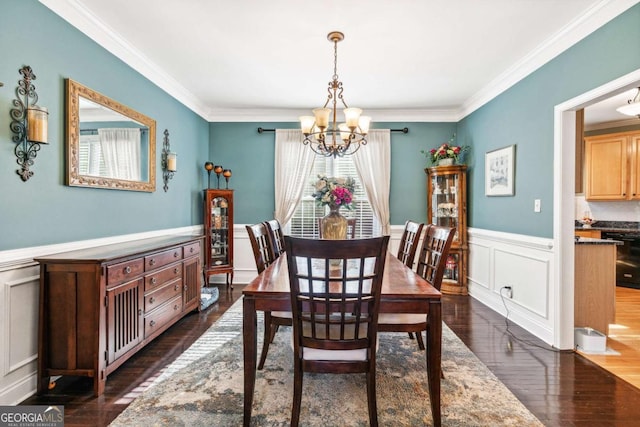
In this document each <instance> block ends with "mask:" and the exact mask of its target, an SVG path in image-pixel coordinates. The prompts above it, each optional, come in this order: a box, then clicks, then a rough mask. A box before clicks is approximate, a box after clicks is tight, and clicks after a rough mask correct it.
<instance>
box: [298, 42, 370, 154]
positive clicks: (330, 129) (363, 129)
mask: <svg viewBox="0 0 640 427" xmlns="http://www.w3.org/2000/svg"><path fill="white" fill-rule="evenodd" d="M327 39H328V40H329V41H331V42H333V52H334V53H333V56H334V60H333V77H332V80H331V81H330V82H329V88H328V92H329V95H328V96H327V101H326V102H325V103H324V106H323V107H322V108H316V109H314V110H313V116H302V117H300V127H301V129H302V133H303V134H304V141H303V143H304V144H305V145H309V147H311V149H312V150H313V151H314V152H315V153H317V154H321V155H323V156H325V157H331V156H333V157H342V156H344V155H346V154H347V155H348V154H353V153H355V152H356V151H357V150H358V149H359V148H360V146H361V145H365V144H366V143H367V139H366V136H367V133H369V124H370V122H371V117H368V116H361V115H360V114H361V113H362V110H361V109H360V108H350V107H349V106H348V105H347V103H346V102H345V101H344V98H343V97H342V91H343V88H342V82H341V81H338V42H340V41H342V40H344V34H342V33H341V32H339V31H332V32H330V33H329V34H328V35H327ZM338 99H340V102H342V104H343V105H344V110H343V113H344V117H345V123H340V124H338V123H337V119H338V105H337V102H338ZM329 103H331V106H332V108H327V106H328V105H329Z"/></svg>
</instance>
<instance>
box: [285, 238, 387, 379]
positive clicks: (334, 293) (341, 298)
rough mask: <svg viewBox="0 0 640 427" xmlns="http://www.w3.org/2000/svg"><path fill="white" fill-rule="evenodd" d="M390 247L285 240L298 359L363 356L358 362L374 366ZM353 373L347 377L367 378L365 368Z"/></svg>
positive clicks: (382, 241) (374, 242) (321, 366)
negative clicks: (323, 353)
mask: <svg viewBox="0 0 640 427" xmlns="http://www.w3.org/2000/svg"><path fill="white" fill-rule="evenodd" d="M388 243H389V236H383V237H376V238H371V239H354V240H314V239H302V238H295V237H290V236H286V237H285V247H286V253H287V261H288V266H289V284H290V287H291V307H292V314H293V330H294V354H295V355H300V356H301V357H302V358H304V359H305V360H307V359H309V357H308V356H309V355H308V354H306V353H307V352H309V353H311V354H313V351H314V350H329V351H333V350H362V355H363V356H364V358H363V359H360V362H362V361H363V360H364V361H367V360H374V358H375V344H376V327H377V321H378V307H379V304H380V293H381V288H382V277H383V273H384V266H385V260H386V252H387V246H388ZM337 354H339V353H337ZM336 358H338V359H339V356H336ZM325 359H326V358H325ZM334 359H335V358H334ZM342 362H343V363H347V362H345V361H342ZM308 363H309V364H310V365H311V367H312V368H316V369H318V370H316V371H317V372H318V371H319V372H327V370H326V369H331V367H332V366H333V369H334V370H337V371H338V372H346V371H344V370H343V369H347V370H349V369H348V368H346V367H345V366H342V367H339V365H340V364H338V363H336V360H333V361H330V360H323V359H320V360H314V361H310V362H308ZM354 367H355V368H356V369H355V370H349V371H350V372H364V370H363V369H362V365H361V364H358V363H356V364H355V365H354ZM352 369H353V367H352Z"/></svg>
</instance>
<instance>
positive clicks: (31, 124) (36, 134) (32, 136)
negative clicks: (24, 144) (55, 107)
mask: <svg viewBox="0 0 640 427" xmlns="http://www.w3.org/2000/svg"><path fill="white" fill-rule="evenodd" d="M48 115H49V111H48V110H47V109H46V108H44V107H39V106H37V105H32V106H30V107H29V108H27V140H28V141H32V142H37V143H38V144H48V143H49V142H48V140H47V127H48V121H47V116H48Z"/></svg>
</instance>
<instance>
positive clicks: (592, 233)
mask: <svg viewBox="0 0 640 427" xmlns="http://www.w3.org/2000/svg"><path fill="white" fill-rule="evenodd" d="M575 235H576V236H580V237H591V238H593V239H599V238H600V237H601V235H602V233H601V231H600V230H591V229H582V230H580V229H576V230H575Z"/></svg>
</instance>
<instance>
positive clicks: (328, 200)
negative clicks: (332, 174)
mask: <svg viewBox="0 0 640 427" xmlns="http://www.w3.org/2000/svg"><path fill="white" fill-rule="evenodd" d="M313 185H314V187H315V189H316V191H315V192H314V193H313V194H312V195H311V196H313V198H314V199H315V200H316V204H317V205H318V206H329V207H331V208H335V207H338V208H339V207H344V208H345V209H349V210H352V209H353V206H352V205H351V202H352V201H353V191H354V189H355V186H356V182H355V180H354V179H353V178H327V177H326V176H322V175H318V181H316V183H315V184H313Z"/></svg>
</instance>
